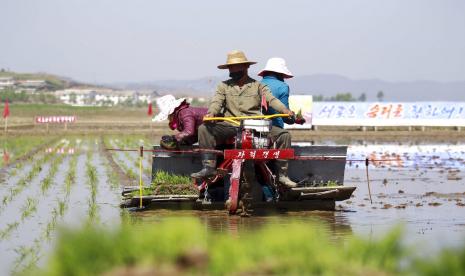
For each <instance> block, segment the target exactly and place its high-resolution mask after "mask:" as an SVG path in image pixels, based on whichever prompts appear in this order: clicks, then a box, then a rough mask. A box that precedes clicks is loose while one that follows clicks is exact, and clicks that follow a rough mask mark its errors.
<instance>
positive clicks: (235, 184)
mask: <svg viewBox="0 0 465 276" xmlns="http://www.w3.org/2000/svg"><path fill="white" fill-rule="evenodd" d="M242 162H243V161H242V160H240V159H234V160H233V163H232V173H231V186H230V187H229V199H228V202H227V204H226V207H227V208H228V211H229V214H231V215H233V214H235V213H236V211H237V207H238V199H239V186H240V185H239V184H240V183H239V182H240V178H241V171H242Z"/></svg>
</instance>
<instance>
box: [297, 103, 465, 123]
mask: <svg viewBox="0 0 465 276" xmlns="http://www.w3.org/2000/svg"><path fill="white" fill-rule="evenodd" d="M291 97H292V96H291ZM312 123H313V125H316V126H450V127H453V126H458V127H464V126H465V102H314V103H313V120H312Z"/></svg>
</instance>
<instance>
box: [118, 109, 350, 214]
mask: <svg viewBox="0 0 465 276" xmlns="http://www.w3.org/2000/svg"><path fill="white" fill-rule="evenodd" d="M288 116H289V115H287V114H274V115H259V116H244V117H213V118H204V121H205V123H215V121H226V122H229V123H231V124H233V125H235V126H237V134H236V136H235V137H233V138H231V139H230V141H228V142H227V143H225V144H223V145H218V147H217V148H216V149H214V150H209V149H201V148H198V147H195V146H180V148H178V149H176V150H166V149H163V148H161V147H160V146H154V149H153V150H152V152H153V162H152V177H153V178H154V177H155V175H156V173H157V172H159V171H163V172H167V173H170V174H175V175H184V176H187V175H190V174H191V173H192V172H194V171H197V170H199V169H200V168H201V160H200V159H201V158H200V153H204V152H210V153H216V154H217V161H218V162H217V164H219V165H218V167H217V173H216V174H215V175H214V176H212V177H208V178H204V179H195V178H194V179H193V181H192V182H193V185H194V186H195V188H196V189H197V190H198V191H199V194H198V196H184V195H169V196H166V195H164V196H157V195H152V196H144V205H146V206H150V207H152V208H184V209H186V208H187V209H223V208H224V206H226V208H227V209H228V211H229V213H230V214H236V213H237V212H238V211H240V212H241V213H242V214H244V213H247V212H248V210H251V209H256V208H258V209H260V208H265V209H270V208H275V209H279V210H308V209H333V208H334V205H335V203H334V202H335V201H339V200H345V199H348V198H350V196H351V195H352V193H353V191H354V190H355V187H347V186H343V185H342V184H343V181H344V169H345V161H346V154H347V146H314V145H311V143H293V146H292V147H291V148H276V147H275V145H274V143H273V142H272V141H271V140H270V139H269V137H268V136H269V135H268V134H269V132H270V131H271V127H272V124H271V119H273V118H277V117H288ZM276 160H288V162H289V177H290V178H291V179H292V180H294V181H295V182H296V183H297V184H298V185H297V187H295V188H287V187H285V186H283V185H280V184H279V183H278V173H277V171H278V170H277V169H275V164H274V163H275V162H276ZM330 161H342V162H330ZM129 190H130V189H127V191H129ZM265 191H267V194H268V196H267V197H265V196H264V192H265ZM123 194H124V192H123ZM140 199H141V198H138V197H137V196H133V197H132V198H129V199H127V200H126V201H125V202H123V206H124V207H130V206H135V205H136V204H138V202H139V200H140ZM141 202H142V200H141Z"/></svg>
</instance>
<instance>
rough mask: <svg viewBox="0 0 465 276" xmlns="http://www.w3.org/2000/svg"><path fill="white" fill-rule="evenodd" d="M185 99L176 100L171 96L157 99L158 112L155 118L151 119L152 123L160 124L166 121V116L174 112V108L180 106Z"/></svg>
mask: <svg viewBox="0 0 465 276" xmlns="http://www.w3.org/2000/svg"><path fill="white" fill-rule="evenodd" d="M185 100H186V98H180V99H178V100H176V98H175V97H174V96H173V95H165V96H163V97H160V98H158V99H157V107H158V109H159V110H160V113H158V114H157V115H156V116H155V117H153V119H152V121H154V122H161V121H164V120H166V119H168V116H169V115H170V114H171V113H173V112H174V110H175V109H176V107H178V106H180V105H181V104H182V103H183V102H184V101H185Z"/></svg>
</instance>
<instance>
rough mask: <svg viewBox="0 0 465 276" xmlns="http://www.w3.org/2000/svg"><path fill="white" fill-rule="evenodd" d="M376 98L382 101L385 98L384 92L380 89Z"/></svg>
mask: <svg viewBox="0 0 465 276" xmlns="http://www.w3.org/2000/svg"><path fill="white" fill-rule="evenodd" d="M376 98H377V99H378V101H380V102H382V101H383V100H384V92H383V91H382V90H380V91H379V92H378V94H376Z"/></svg>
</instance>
